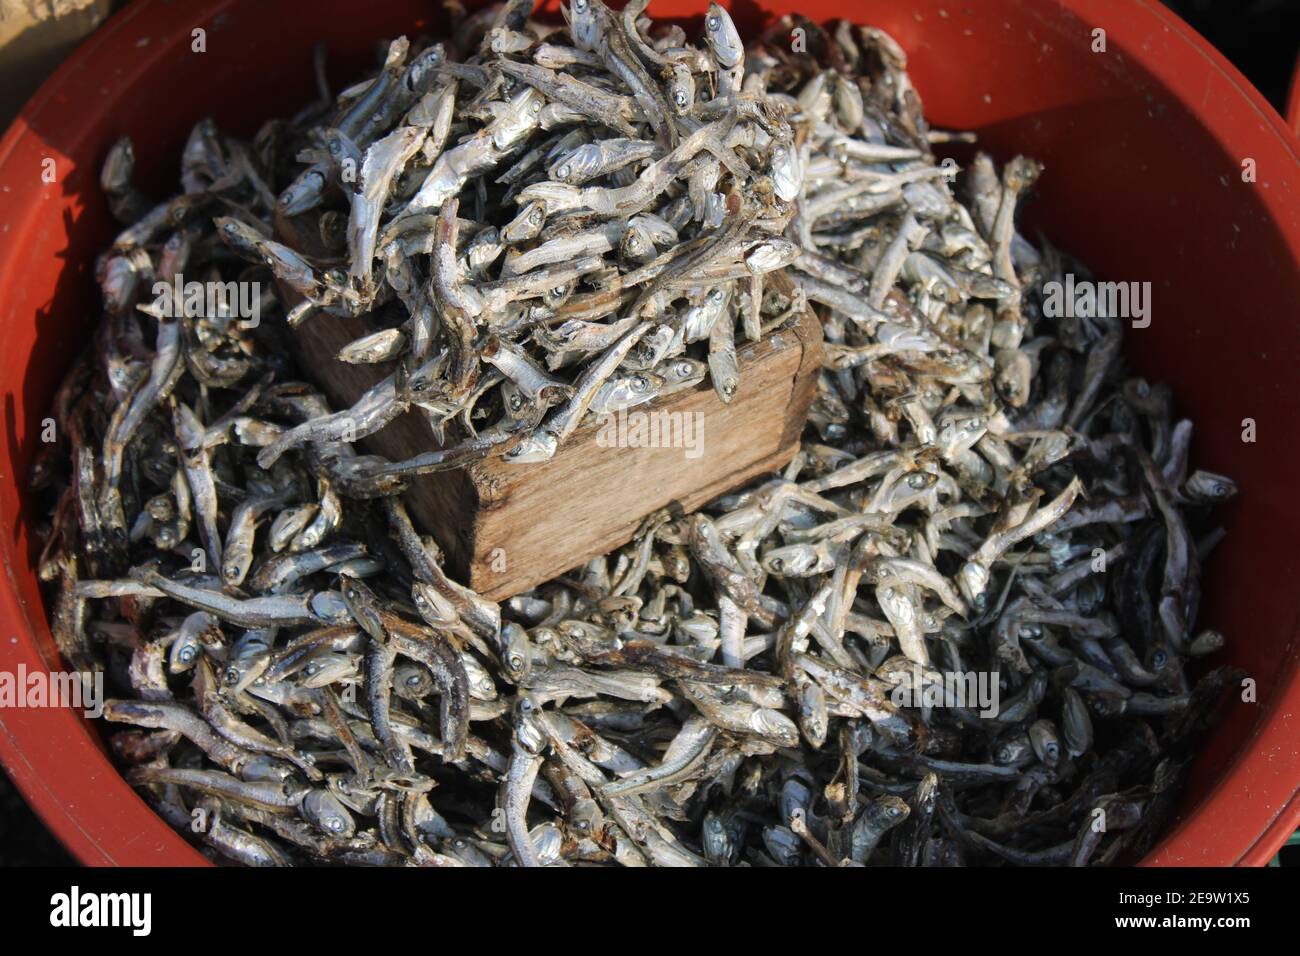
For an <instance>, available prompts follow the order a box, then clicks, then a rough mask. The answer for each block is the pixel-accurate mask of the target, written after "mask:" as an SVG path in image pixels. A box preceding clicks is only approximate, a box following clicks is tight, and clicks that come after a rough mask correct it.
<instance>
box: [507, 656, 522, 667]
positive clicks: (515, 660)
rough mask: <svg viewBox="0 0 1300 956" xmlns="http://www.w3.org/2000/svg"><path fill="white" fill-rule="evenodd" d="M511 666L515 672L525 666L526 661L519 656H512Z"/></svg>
mask: <svg viewBox="0 0 1300 956" xmlns="http://www.w3.org/2000/svg"><path fill="white" fill-rule="evenodd" d="M510 666H511V667H513V668H514V669H515V670H519V668H521V667H523V666H524V659H523V658H522V657H520V656H519V655H518V654H511V655H510Z"/></svg>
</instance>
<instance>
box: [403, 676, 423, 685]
mask: <svg viewBox="0 0 1300 956" xmlns="http://www.w3.org/2000/svg"><path fill="white" fill-rule="evenodd" d="M406 683H407V684H408V685H409V686H411V687H418V686H419V685H420V675H419V674H412V675H411V676H410V677H408V678H406Z"/></svg>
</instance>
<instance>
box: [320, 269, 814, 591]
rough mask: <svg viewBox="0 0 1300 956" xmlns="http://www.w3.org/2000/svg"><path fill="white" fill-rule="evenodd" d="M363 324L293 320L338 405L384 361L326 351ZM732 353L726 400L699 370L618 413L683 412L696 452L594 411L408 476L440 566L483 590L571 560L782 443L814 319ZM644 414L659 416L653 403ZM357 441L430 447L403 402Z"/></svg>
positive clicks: (789, 445) (771, 466) (781, 458)
mask: <svg viewBox="0 0 1300 956" xmlns="http://www.w3.org/2000/svg"><path fill="white" fill-rule="evenodd" d="M780 278H781V279H784V277H783V276H782V277H780ZM373 328H374V326H372V325H371V323H369V322H368V321H367V320H366V319H365V318H360V319H346V318H339V317H336V316H332V315H328V314H317V315H313V316H312V317H310V318H308V319H307V320H306V321H305V322H304V323H303V324H302V325H301V326H300V327H299V328H298V330H297V331H296V333H295V337H296V341H297V343H298V348H299V351H300V357H301V359H302V360H303V362H304V368H305V369H311V370H313V372H314V374H315V376H316V378H317V383H318V384H319V385H320V387H321V388H322V389H323V390H324V391H325V393H326V394H327V395H328V396H329V398H330V400H331V402H332V403H334V406H335V407H336V408H347V407H348V406H350V405H351V404H352V403H353V402H354V401H355V400H356V398H357V396H359V395H360V394H361V393H362V392H363V391H365V389H367V388H369V387H370V385H372V384H373V383H374V382H375V381H377V380H378V379H379V378H381V377H383V376H384V375H387V374H388V373H389V372H390V371H391V364H385V365H373V366H368V365H347V364H345V363H342V362H339V361H338V360H337V359H336V358H335V356H336V355H337V353H338V350H339V348H341V347H342V346H343V345H344V344H346V343H347V342H350V341H352V340H353V339H355V338H358V337H360V336H361V335H364V334H366V333H367V332H370V331H373ZM738 359H739V362H740V369H741V375H740V387H739V389H738V390H737V392H736V395H735V397H734V398H733V399H732V401H731V403H730V404H723V402H722V401H721V400H720V399H719V398H718V397H717V394H716V393H715V391H714V389H713V387H712V385H711V384H710V383H709V382H708V380H707V378H706V380H705V381H704V382H703V383H701V384H700V385H698V386H696V387H695V388H692V389H688V390H684V391H682V392H678V393H675V394H673V395H669V396H666V397H665V398H663V399H661V400H659V401H657V402H651V403H648V404H646V405H643V406H639V407H638V408H635V409H630V410H629V411H628V413H627V414H628V418H627V422H628V423H629V426H631V425H632V424H633V423H634V422H636V421H637V417H636V415H635V413H677V414H681V415H690V416H692V418H691V421H692V422H693V423H696V427H697V430H698V435H699V437H700V445H699V449H698V454H696V453H695V449H694V448H689V447H657V448H656V447H619V446H617V445H615V446H613V447H602V443H601V440H600V438H601V423H600V422H599V421H595V422H587V423H586V424H584V425H583V426H582V427H581V428H579V429H578V430H577V431H576V432H574V434H573V435H572V436H570V438H569V439H568V441H566V442H565V443H564V444H563V445H561V447H560V449H559V450H558V451H557V452H556V454H555V456H554V457H553V458H552V459H551V460H550V461H547V462H541V463H534V464H523V465H511V464H507V463H505V462H503V461H501V460H500V459H499V458H491V459H487V460H485V461H481V462H477V463H475V464H473V465H471V466H469V467H467V468H465V469H461V470H457V471H449V472H441V473H438V474H434V475H425V476H422V477H420V478H417V479H415V480H414V481H413V482H412V484H411V487H410V488H409V489H408V490H407V492H406V495H405V500H406V503H407V506H408V508H409V509H410V512H411V515H412V517H413V518H414V520H415V521H416V523H417V524H419V525H420V526H421V527H422V528H423V529H424V530H425V531H427V532H429V533H430V534H432V535H433V536H434V537H435V538H436V539H437V541H438V543H439V544H440V545H441V546H442V548H443V550H444V551H445V552H446V557H447V563H448V569H449V570H450V571H451V572H452V573H453V574H454V575H455V576H456V577H457V578H458V579H459V580H461V581H462V582H465V583H467V584H469V585H470V586H471V587H473V588H474V589H475V590H476V591H479V592H480V593H482V594H483V595H485V596H486V597H489V598H491V599H494V600H501V599H503V598H505V597H509V596H510V595H513V594H518V593H519V592H521V591H525V590H528V589H529V588H531V587H534V586H535V585H537V584H540V583H542V582H544V581H546V580H548V579H550V578H552V577H555V576H556V575H558V574H562V573H563V572H565V571H568V570H569V569H571V568H574V567H576V566H578V565H581V564H583V563H584V562H586V561H588V560H590V559H591V558H593V557H595V556H597V555H599V554H603V553H604V552H606V551H609V550H611V549H613V548H616V547H618V546H619V545H621V544H623V543H625V542H626V541H628V540H629V539H630V538H631V537H632V535H633V533H634V532H635V531H636V528H637V526H638V525H639V524H640V522H641V519H642V518H644V517H645V516H646V515H648V514H650V513H651V512H653V511H656V510H658V509H660V508H663V507H668V506H672V507H674V508H680V509H681V510H682V511H691V510H693V509H695V508H698V507H699V506H700V505H702V504H704V503H705V502H707V501H709V500H710V499H712V498H714V497H717V496H718V495H720V494H723V493H724V492H726V491H728V490H730V489H732V488H735V487H737V486H739V485H742V484H744V483H745V482H747V481H749V480H750V479H752V478H754V477H756V476H758V475H761V474H763V473H765V472H770V471H775V470H777V469H779V468H781V467H782V466H784V465H785V464H786V463H787V462H789V461H790V459H791V458H793V457H794V454H795V452H796V451H798V448H799V435H800V432H801V431H802V429H803V423H804V419H805V417H806V415H807V412H808V406H809V405H810V404H811V403H812V400H813V397H814V395H815V393H816V386H817V369H818V367H819V366H820V364H821V323H820V322H819V321H818V320H817V318H816V316H814V315H812V313H811V312H805V313H804V314H803V315H802V316H801V317H800V318H799V319H798V320H797V321H794V320H792V321H791V322H788V323H786V325H784V326H783V327H781V328H779V329H777V330H775V331H774V332H772V333H771V334H770V335H768V336H767V337H766V338H764V339H762V340H761V341H759V342H753V343H747V344H744V345H741V346H739V348H738ZM656 417H657V418H658V420H659V422H660V423H661V424H662V422H663V421H664V418H663V415H662V414H658V415H657V416H656ZM641 421H642V422H645V421H648V419H641ZM678 421H680V419H678ZM691 435H692V433H689V432H688V433H685V437H691ZM606 437H611V436H610V433H609V432H606ZM679 437H680V436H679ZM361 444H362V445H363V446H364V447H365V448H366V449H367V450H368V451H371V452H374V453H377V454H380V455H383V456H385V457H387V458H390V459H392V460H394V461H397V460H401V459H404V458H409V457H412V456H414V455H417V454H420V453H422V452H426V451H430V450H432V449H434V448H436V447H437V443H436V441H435V439H434V436H433V434H432V432H431V431H430V429H429V426H428V424H427V423H426V422H425V420H424V418H423V417H422V416H421V415H420V413H419V412H418V411H415V410H412V411H411V412H408V413H407V414H405V415H402V416H401V417H400V418H398V419H396V420H395V421H393V422H392V423H390V424H389V425H388V426H387V427H386V428H384V429H382V430H380V431H379V432H377V433H375V434H374V435H371V436H369V437H368V438H365V439H363V440H362V441H361ZM678 444H679V445H680V444H682V443H681V442H679V443H678Z"/></svg>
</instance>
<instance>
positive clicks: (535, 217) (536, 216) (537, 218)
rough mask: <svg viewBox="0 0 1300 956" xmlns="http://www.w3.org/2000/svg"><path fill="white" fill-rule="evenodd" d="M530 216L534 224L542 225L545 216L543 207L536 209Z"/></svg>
mask: <svg viewBox="0 0 1300 956" xmlns="http://www.w3.org/2000/svg"><path fill="white" fill-rule="evenodd" d="M528 218H529V220H530V221H531V222H532V223H533V225H535V226H540V225H541V224H542V219H543V218H544V217H543V215H542V210H541V208H540V207H539V208H537V209H534V210H533V214H532V215H531V216H529V217H528Z"/></svg>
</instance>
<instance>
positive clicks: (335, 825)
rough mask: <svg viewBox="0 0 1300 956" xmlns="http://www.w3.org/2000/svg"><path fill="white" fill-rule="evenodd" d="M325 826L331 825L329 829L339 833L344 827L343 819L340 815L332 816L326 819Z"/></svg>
mask: <svg viewBox="0 0 1300 956" xmlns="http://www.w3.org/2000/svg"><path fill="white" fill-rule="evenodd" d="M325 826H327V827H329V829H331V830H333V831H334V832H335V833H338V832H339V831H340V830H342V829H343V821H342V820H340V819H339V818H338V817H330V819H328V820H326V821H325Z"/></svg>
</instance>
